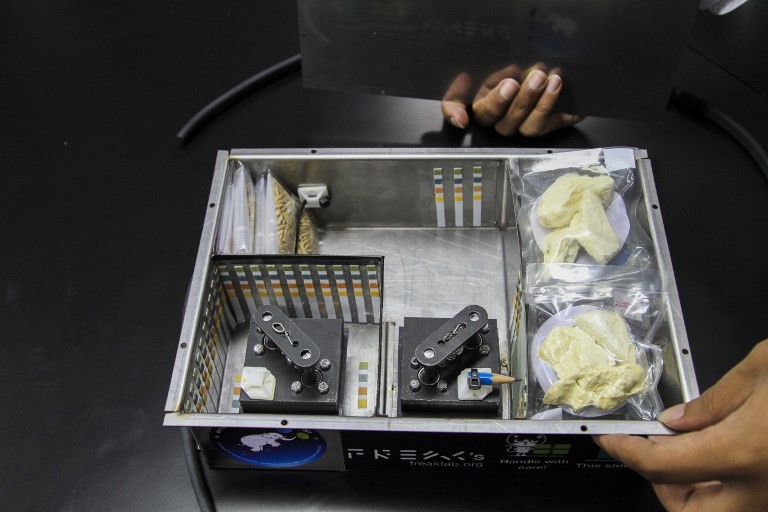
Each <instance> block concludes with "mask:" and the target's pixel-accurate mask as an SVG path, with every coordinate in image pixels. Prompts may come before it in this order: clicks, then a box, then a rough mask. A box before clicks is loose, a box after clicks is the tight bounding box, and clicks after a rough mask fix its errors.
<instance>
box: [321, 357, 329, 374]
mask: <svg viewBox="0 0 768 512" xmlns="http://www.w3.org/2000/svg"><path fill="white" fill-rule="evenodd" d="M318 365H319V366H320V369H321V370H323V371H324V372H327V371H328V370H330V369H331V361H330V360H328V359H321V360H320V363H318Z"/></svg>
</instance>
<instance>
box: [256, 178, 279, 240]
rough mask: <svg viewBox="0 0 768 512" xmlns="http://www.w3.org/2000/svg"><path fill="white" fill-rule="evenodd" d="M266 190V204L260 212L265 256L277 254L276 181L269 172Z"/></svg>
mask: <svg viewBox="0 0 768 512" xmlns="http://www.w3.org/2000/svg"><path fill="white" fill-rule="evenodd" d="M265 187H266V190H265V193H264V202H263V203H262V208H261V210H260V213H261V216H260V217H261V218H262V219H264V220H263V223H262V228H263V229H262V234H263V235H262V236H263V242H264V254H277V253H278V250H277V247H278V245H277V229H278V227H277V212H275V179H274V178H273V177H272V173H270V172H269V171H267V176H266V184H265Z"/></svg>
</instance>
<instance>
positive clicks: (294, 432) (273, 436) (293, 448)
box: [210, 428, 326, 468]
mask: <svg viewBox="0 0 768 512" xmlns="http://www.w3.org/2000/svg"><path fill="white" fill-rule="evenodd" d="M210 439H211V442H212V443H213V444H214V445H216V446H217V447H218V448H219V449H220V450H221V451H223V452H224V453H226V454H227V455H229V456H230V457H232V458H234V459H236V460H239V461H241V462H245V463H247V464H251V465H253V466H258V467H264V468H287V467H296V466H303V465H305V464H309V463H310V462H314V461H316V460H318V459H320V458H321V457H322V456H323V455H324V454H325V450H326V442H325V439H323V437H322V436H321V435H320V434H319V433H317V432H315V431H314V430H305V429H253V428H218V429H212V430H211V434H210Z"/></svg>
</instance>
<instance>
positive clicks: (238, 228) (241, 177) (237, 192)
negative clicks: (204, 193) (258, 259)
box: [229, 163, 255, 254]
mask: <svg viewBox="0 0 768 512" xmlns="http://www.w3.org/2000/svg"><path fill="white" fill-rule="evenodd" d="M233 180H234V190H233V195H232V240H231V247H230V250H229V253H231V254H250V253H252V252H253V249H254V247H253V220H254V208H255V199H254V197H253V181H252V180H251V175H250V174H249V172H248V171H247V170H246V169H245V167H244V166H243V164H241V163H238V165H237V168H236V169H235V174H234V178H233Z"/></svg>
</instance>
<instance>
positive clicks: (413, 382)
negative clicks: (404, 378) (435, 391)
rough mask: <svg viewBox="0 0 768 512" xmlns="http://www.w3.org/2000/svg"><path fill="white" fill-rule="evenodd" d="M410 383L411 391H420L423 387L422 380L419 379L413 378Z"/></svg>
mask: <svg viewBox="0 0 768 512" xmlns="http://www.w3.org/2000/svg"><path fill="white" fill-rule="evenodd" d="M408 385H409V386H410V387H411V391H418V390H420V389H421V382H419V379H412V380H411V382H410V383H409V384H408Z"/></svg>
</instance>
